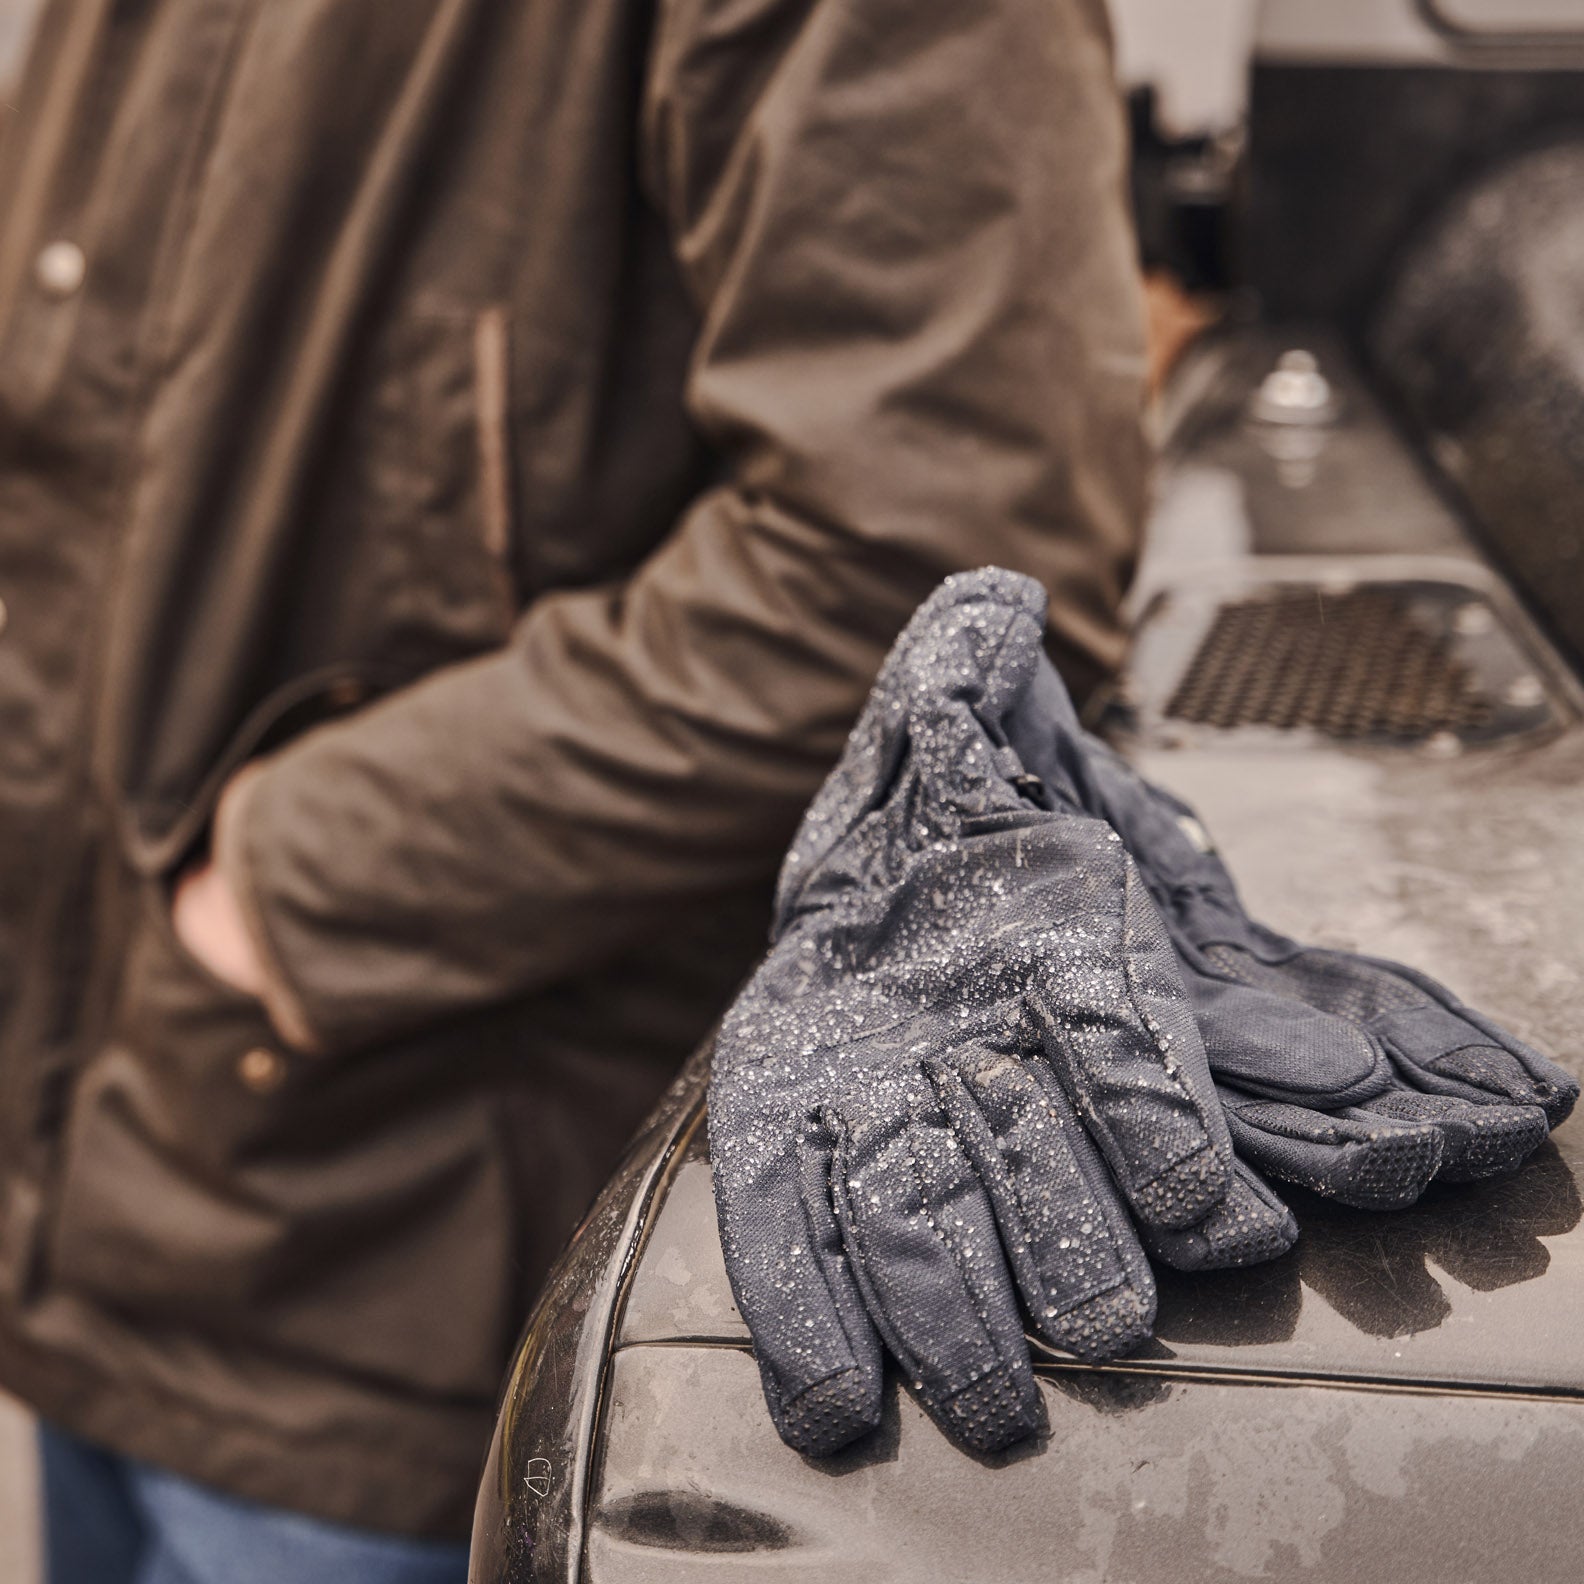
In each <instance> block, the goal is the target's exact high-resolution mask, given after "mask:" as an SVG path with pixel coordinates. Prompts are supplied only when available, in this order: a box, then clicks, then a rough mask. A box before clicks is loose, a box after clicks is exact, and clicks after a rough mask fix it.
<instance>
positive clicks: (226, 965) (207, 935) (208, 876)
mask: <svg viewBox="0 0 1584 1584" xmlns="http://www.w3.org/2000/svg"><path fill="white" fill-rule="evenodd" d="M171 924H172V927H173V928H174V929H175V931H176V938H177V940H179V941H180V942H181V943H182V945H183V946H185V947H186V948H187V950H188V951H190V952H191V953H192V954H193V956H194V957H196V958H197V959H198V961H199V962H200V963H202V964H203V966H204V967H205V968H207V969H208V970H209V972H210V973H212V974H214V975H215V977H216V978H218V979H223V980H224V981H225V982H226V983H227V984H229V985H234V986H235V987H236V988H237V989H238V990H243V991H246V992H247V993H248V994H250V995H262V994H263V991H264V972H263V967H262V965H261V964H260V962H259V959H258V953H257V951H256V950H255V949H254V946H253V941H252V938H251V937H250V936H249V934H248V930H247V924H246V923H245V922H244V920H243V918H242V910H241V908H240V907H239V906H238V905H237V900H236V897H235V896H234V895H233V894H232V892H231V887H230V886H229V885H228V884H227V883H226V878H225V875H224V874H223V873H222V872H221V870H220V869H219V868H218V867H217V866H216V865H215V864H214V863H213V862H212V861H210V860H209V859H207V858H206V859H204V860H203V862H202V863H198V864H194V865H193V867H192V868H190V869H188V870H186V871H185V872H184V873H183V874H182V875H181V876H180V878H179V879H178V880H177V882H176V893H175V896H174V897H173V898H172V900H171Z"/></svg>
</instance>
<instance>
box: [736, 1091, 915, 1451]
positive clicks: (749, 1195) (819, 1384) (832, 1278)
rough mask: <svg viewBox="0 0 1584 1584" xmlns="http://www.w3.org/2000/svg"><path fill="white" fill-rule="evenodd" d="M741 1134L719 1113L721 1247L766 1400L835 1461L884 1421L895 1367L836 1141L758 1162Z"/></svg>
mask: <svg viewBox="0 0 1584 1584" xmlns="http://www.w3.org/2000/svg"><path fill="white" fill-rule="evenodd" d="M737 1136H740V1134H738V1133H735V1132H733V1131H731V1130H727V1129H717V1128H716V1126H715V1115H714V1113H713V1112H712V1114H711V1154H712V1157H713V1162H714V1174H715V1200H716V1208H717V1210H718V1212H719V1222H720V1228H721V1243H722V1248H723V1251H724V1253H725V1256H726V1270H727V1274H728V1275H729V1276H730V1278H731V1286H732V1292H733V1295H734V1296H735V1298H736V1300H737V1307H738V1309H739V1310H740V1311H741V1312H742V1316H743V1319H744V1321H745V1322H746V1323H747V1326H748V1330H749V1333H750V1334H751V1336H752V1337H753V1344H754V1355H755V1357H756V1359H757V1361H758V1364H759V1374H760V1378H761V1380H762V1381H763V1384H764V1394H765V1401H766V1403H767V1405H768V1406H769V1409H770V1416H771V1419H772V1420H773V1421H774V1423H775V1427H776V1429H777V1430H778V1431H779V1432H780V1435H781V1439H782V1440H783V1441H785V1442H786V1443H787V1445H788V1446H790V1447H793V1448H795V1449H796V1450H797V1451H799V1452H804V1453H808V1454H810V1455H816V1456H817V1455H821V1454H824V1453H827V1452H834V1451H836V1450H837V1448H839V1447H842V1446H845V1445H846V1444H847V1443H848V1442H849V1441H853V1440H856V1439H857V1438H858V1437H859V1436H861V1435H863V1434H865V1433H866V1432H867V1431H869V1430H872V1429H873V1428H874V1427H875V1426H876V1425H878V1424H879V1422H880V1400H881V1385H882V1381H883V1371H884V1362H883V1357H882V1354H881V1349H880V1339H879V1337H878V1335H877V1334H876V1332H875V1329H874V1327H873V1325H872V1324H871V1323H870V1321H869V1317H868V1312H867V1310H866V1309H865V1307H864V1303H863V1299H862V1297H861V1296H860V1294H859V1292H858V1289H857V1287H856V1285H855V1284H854V1282H853V1279H852V1274H851V1272H850V1270H849V1269H848V1266H847V1261H846V1259H845V1257H844V1254H843V1248H842V1237H841V1231H840V1229H839V1228H838V1226H837V1224H836V1219H835V1215H834V1213H833V1210H832V1206H831V1196H830V1159H831V1146H832V1140H831V1138H830V1135H829V1134H828V1133H827V1132H826V1130H825V1129H824V1128H823V1127H821V1126H819V1125H818V1124H811V1125H810V1126H809V1128H808V1129H807V1131H806V1133H805V1135H804V1137H803V1138H802V1139H801V1140H799V1141H797V1142H796V1143H795V1144H794V1143H792V1142H791V1141H789V1142H788V1144H787V1145H786V1147H785V1148H784V1149H781V1150H778V1151H776V1152H775V1154H774V1155H772V1156H769V1157H766V1158H762V1159H760V1160H757V1161H749V1160H747V1159H744V1158H742V1157H741V1156H740V1155H739V1154H738V1153H736V1152H734V1151H733V1149H732V1148H731V1143H730V1141H731V1140H732V1139H733V1138H734V1137H737ZM717 1139H719V1141H720V1148H718V1149H717V1148H716V1143H717Z"/></svg>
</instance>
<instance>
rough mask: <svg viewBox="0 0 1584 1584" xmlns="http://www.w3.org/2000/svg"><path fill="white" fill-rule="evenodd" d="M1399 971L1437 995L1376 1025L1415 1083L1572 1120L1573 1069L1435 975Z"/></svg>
mask: <svg viewBox="0 0 1584 1584" xmlns="http://www.w3.org/2000/svg"><path fill="white" fill-rule="evenodd" d="M1371 966H1375V967H1377V971H1386V969H1385V965H1374V964H1372V965H1371ZM1397 972H1398V974H1399V975H1400V977H1402V978H1404V979H1406V980H1408V982H1409V983H1410V984H1412V985H1414V986H1416V987H1417V988H1418V989H1419V990H1421V991H1423V992H1424V994H1425V995H1426V996H1427V997H1429V1001H1428V1002H1421V1003H1420V1004H1419V1005H1417V1006H1410V1007H1402V1008H1398V1009H1394V1010H1389V1011H1384V1012H1382V1013H1380V1014H1379V1015H1378V1016H1376V1017H1375V1018H1374V1019H1372V1020H1371V1027H1372V1028H1374V1029H1375V1031H1376V1032H1377V1033H1378V1034H1379V1035H1380V1037H1381V1039H1382V1041H1383V1042H1384V1044H1385V1046H1386V1048H1387V1050H1388V1051H1389V1052H1390V1053H1391V1056H1392V1059H1393V1060H1394V1061H1395V1062H1396V1063H1397V1066H1398V1069H1399V1070H1400V1071H1401V1072H1402V1074H1403V1076H1404V1077H1405V1078H1406V1079H1407V1080H1408V1082H1410V1083H1411V1084H1413V1085H1414V1087H1415V1088H1417V1089H1424V1090H1427V1091H1429V1092H1430V1093H1432V1094H1444V1095H1454V1096H1456V1097H1457V1098H1459V1099H1462V1100H1467V1101H1470V1102H1471V1103H1473V1104H1475V1105H1489V1104H1496V1105H1518V1106H1539V1107H1540V1109H1541V1110H1542V1111H1544V1112H1545V1114H1546V1121H1547V1123H1548V1124H1549V1125H1550V1126H1551V1127H1556V1126H1557V1125H1558V1124H1559V1123H1561V1122H1563V1121H1565V1120H1566V1119H1567V1116H1568V1113H1569V1112H1571V1111H1572V1109H1573V1104H1574V1102H1575V1101H1576V1100H1577V1099H1578V1093H1579V1086H1578V1083H1577V1081H1576V1080H1575V1079H1574V1078H1573V1077H1572V1075H1571V1074H1569V1073H1567V1072H1564V1071H1563V1070H1562V1068H1560V1067H1558V1066H1557V1064H1556V1063H1555V1062H1553V1061H1551V1060H1549V1059H1548V1058H1547V1057H1545V1056H1542V1055H1541V1054H1540V1052H1539V1051H1537V1050H1534V1049H1533V1048H1532V1047H1530V1046H1528V1045H1525V1044H1524V1043H1523V1041H1522V1040H1519V1039H1516V1038H1515V1037H1514V1036H1513V1035H1511V1034H1509V1033H1507V1032H1506V1030H1504V1029H1502V1028H1499V1027H1498V1026H1497V1025H1496V1024H1494V1023H1492V1022H1491V1021H1490V1019H1489V1018H1487V1017H1485V1016H1483V1015H1482V1014H1481V1013H1479V1012H1476V1011H1474V1010H1473V1008H1472V1007H1466V1006H1463V1005H1462V1004H1461V1003H1459V1002H1458V1001H1457V1000H1455V999H1454V998H1453V996H1452V994H1451V992H1450V991H1448V990H1446V989H1444V988H1443V987H1442V986H1441V985H1438V984H1437V983H1436V982H1435V981H1434V980H1433V979H1428V978H1426V977H1425V976H1424V975H1422V974H1418V973H1415V972H1413V971H1412V970H1411V969H1399V970H1397Z"/></svg>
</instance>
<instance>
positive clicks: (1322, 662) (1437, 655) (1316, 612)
mask: <svg viewBox="0 0 1584 1584" xmlns="http://www.w3.org/2000/svg"><path fill="white" fill-rule="evenodd" d="M1492 712H1493V705H1492V701H1491V699H1490V698H1489V697H1488V696H1487V695H1486V694H1485V693H1484V692H1483V691H1482V690H1481V689H1480V687H1479V685H1478V683H1477V682H1476V680H1475V677H1474V675H1473V673H1472V672H1471V670H1470V668H1469V667H1468V666H1467V665H1465V664H1464V663H1463V662H1462V661H1461V660H1459V659H1458V658H1457V657H1456V656H1455V655H1454V654H1453V652H1452V645H1451V643H1450V641H1449V638H1448V636H1447V634H1446V632H1445V631H1444V630H1438V629H1437V627H1435V626H1433V625H1430V624H1429V623H1427V622H1426V621H1425V620H1423V619H1422V618H1421V617H1420V616H1419V615H1418V614H1416V612H1415V610H1414V609H1413V607H1412V606H1411V604H1410V602H1409V600H1408V598H1406V597H1405V595H1404V594H1403V592H1402V591H1400V590H1399V589H1396V588H1391V587H1374V588H1371V587H1362V588H1354V589H1349V590H1346V591H1344V592H1340V593H1335V594H1332V593H1327V592H1325V591H1323V590H1320V589H1314V588H1311V589H1291V588H1289V589H1283V590H1280V591H1272V592H1271V593H1269V594H1266V595H1261V596H1257V597H1252V598H1244V599H1238V600H1233V601H1229V602H1226V603H1223V604H1222V605H1221V606H1220V607H1219V609H1218V610H1217V611H1216V614H1215V617H1214V619H1213V620H1212V622H1211V625H1210V629H1209V631H1208V632H1207V633H1206V634H1205V637H1204V639H1203V641H1202V642H1201V643H1200V645H1199V647H1198V650H1197V651H1196V652H1195V654H1194V656H1193V659H1192V660H1191V661H1190V662H1189V664H1188V667H1187V669H1186V671H1185V672H1184V673H1183V675H1182V679H1181V681H1180V682H1179V683H1178V685H1177V687H1176V689H1175V690H1174V691H1173V693H1172V695H1171V697H1170V699H1169V701H1168V702H1167V705H1166V711H1165V713H1166V715H1167V716H1168V717H1171V718H1174V719H1177V720H1181V721H1188V722H1192V723H1194V724H1196V725H1204V726H1214V727H1220V728H1223V729H1230V728H1233V727H1238V726H1271V727H1276V728H1278V729H1280V730H1287V731H1291V730H1295V729H1298V728H1308V729H1310V730H1314V731H1320V732H1323V733H1325V734H1326V735H1328V736H1331V737H1338V738H1345V739H1362V738H1374V739H1380V738H1388V739H1395V740H1398V741H1409V742H1413V741H1419V740H1422V739H1424V738H1426V737H1430V736H1433V735H1434V734H1435V733H1437V732H1455V733H1465V732H1475V731H1478V730H1479V729H1480V728H1481V727H1483V726H1485V725H1486V723H1487V722H1489V721H1490V719H1491V716H1492Z"/></svg>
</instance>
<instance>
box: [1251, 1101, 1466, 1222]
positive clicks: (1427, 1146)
mask: <svg viewBox="0 0 1584 1584" xmlns="http://www.w3.org/2000/svg"><path fill="white" fill-rule="evenodd" d="M1220 1093H1221V1096H1222V1099H1223V1100H1224V1101H1225V1102H1226V1110H1227V1126H1228V1127H1229V1128H1230V1129H1231V1130H1232V1140H1233V1142H1234V1143H1235V1144H1236V1146H1237V1151H1238V1154H1239V1155H1241V1156H1243V1157H1244V1159H1246V1160H1247V1161H1249V1162H1250V1163H1251V1164H1252V1165H1254V1166H1256V1167H1258V1168H1259V1169H1260V1170H1261V1171H1264V1172H1269V1173H1270V1175H1271V1176H1273V1177H1280V1178H1281V1179H1282V1180H1283V1181H1284V1182H1291V1183H1297V1184H1298V1185H1299V1186H1300V1187H1303V1188H1308V1189H1310V1190H1311V1191H1313V1192H1314V1193H1318V1194H1324V1195H1325V1196H1326V1198H1328V1199H1335V1200H1338V1201H1339V1202H1340V1203H1342V1204H1346V1205H1353V1206H1354V1207H1355V1208H1357V1209H1360V1210H1400V1209H1401V1208H1402V1207H1403V1206H1404V1205H1410V1204H1412V1203H1413V1202H1414V1201H1415V1200H1416V1199H1417V1198H1418V1197H1419V1196H1420V1194H1422V1193H1423V1192H1424V1191H1425V1189H1426V1187H1428V1186H1429V1183H1430V1180H1431V1178H1433V1177H1434V1176H1435V1174H1436V1171H1437V1169H1438V1168H1439V1167H1440V1165H1441V1152H1442V1147H1443V1146H1442V1138H1441V1133H1440V1130H1439V1129H1437V1128H1435V1127H1433V1126H1432V1125H1430V1124H1429V1123H1418V1124H1414V1123H1408V1122H1397V1121H1393V1120H1392V1119H1391V1118H1389V1117H1381V1116H1371V1117H1370V1118H1369V1120H1368V1121H1360V1120H1359V1119H1358V1117H1356V1116H1350V1115H1348V1114H1345V1113H1335V1112H1329V1111H1311V1110H1309V1109H1307V1108H1306V1107H1304V1106H1293V1105H1283V1104H1281V1103H1280V1102H1279V1101H1274V1100H1259V1099H1256V1098H1254V1097H1253V1096H1251V1095H1240V1094H1239V1093H1238V1092H1237V1091H1236V1090H1233V1089H1228V1088H1225V1087H1222V1088H1221V1090H1220Z"/></svg>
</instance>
